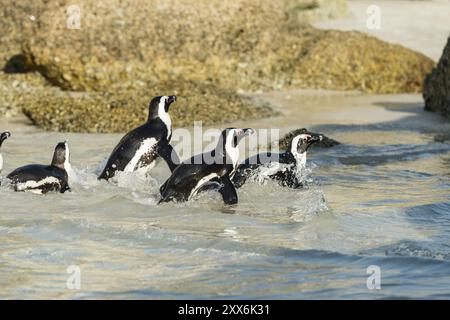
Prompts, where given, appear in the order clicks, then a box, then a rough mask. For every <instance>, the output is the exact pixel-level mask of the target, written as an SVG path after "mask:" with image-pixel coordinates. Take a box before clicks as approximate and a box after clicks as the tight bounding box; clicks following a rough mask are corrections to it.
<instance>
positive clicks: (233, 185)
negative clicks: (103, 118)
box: [0, 96, 323, 204]
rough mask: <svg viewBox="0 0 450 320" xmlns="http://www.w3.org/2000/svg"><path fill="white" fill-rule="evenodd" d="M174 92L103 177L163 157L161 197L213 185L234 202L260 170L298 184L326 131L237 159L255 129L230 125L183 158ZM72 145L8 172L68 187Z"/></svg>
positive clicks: (30, 187)
mask: <svg viewBox="0 0 450 320" xmlns="http://www.w3.org/2000/svg"><path fill="white" fill-rule="evenodd" d="M174 102H176V96H158V97H154V98H153V99H152V100H151V101H150V103H149V106H148V109H149V110H148V119H147V121H146V122H145V123H144V124H143V125H141V126H139V127H137V128H135V129H133V130H131V131H130V132H128V133H127V134H126V135H125V136H124V137H123V138H122V139H121V140H120V141H119V143H118V144H117V146H116V147H115V148H114V149H113V151H112V152H111V154H110V156H109V158H108V160H107V162H106V165H105V167H104V169H103V170H102V172H101V173H100V175H99V176H98V179H99V180H106V181H108V180H111V179H112V178H113V177H114V176H115V175H116V174H117V173H118V172H136V171H141V172H144V173H146V172H148V171H149V170H150V169H151V168H152V167H153V166H154V165H155V162H156V160H157V159H158V158H162V159H163V160H164V161H165V162H166V164H167V166H168V168H169V169H170V171H171V175H170V177H169V178H168V179H167V180H166V181H165V182H164V183H163V184H162V186H161V187H160V190H159V191H160V195H161V197H160V200H159V203H163V202H170V201H175V202H185V201H189V200H191V199H192V198H193V197H194V196H196V195H197V194H198V193H200V192H202V191H205V190H211V189H214V190H216V191H217V192H219V193H220V194H221V196H222V199H223V202H224V203H225V204H236V203H237V202H238V195H237V191H236V189H238V188H240V187H241V186H242V185H244V184H245V183H246V181H247V180H248V179H249V178H251V177H252V176H254V175H256V174H258V175H263V176H264V177H267V178H268V179H272V180H275V181H276V182H278V184H279V185H281V186H283V187H289V188H300V187H302V182H301V181H299V180H298V174H297V173H298V172H299V170H302V168H304V167H305V164H306V152H307V151H308V148H309V147H310V146H311V145H313V144H314V143H316V142H319V141H322V139H323V136H322V135H321V134H316V133H312V132H309V131H307V130H306V129H302V130H301V131H300V133H299V134H297V135H296V136H294V137H293V138H292V139H291V141H290V146H289V148H288V149H287V151H286V152H284V153H280V154H272V153H271V152H266V153H260V154H257V155H254V156H252V157H250V158H247V159H246V160H244V161H243V162H242V163H239V162H238V161H239V160H238V159H239V143H240V141H241V140H242V139H244V138H245V137H246V136H249V135H251V134H253V133H254V130H253V129H251V128H227V129H224V130H223V131H222V133H221V135H220V137H219V140H218V144H217V146H216V147H215V148H214V149H213V150H211V151H208V152H204V153H202V154H199V155H196V156H194V157H192V158H190V159H188V160H185V161H183V162H180V159H179V157H178V155H177V153H176V151H175V150H174V149H173V147H172V146H171V144H170V141H171V138H172V121H171V118H170V115H169V108H170V106H171V105H172V104H173V103H174ZM10 136H11V133H10V132H3V133H1V134H0V172H1V171H2V169H3V158H2V155H1V148H2V145H3V143H4V141H5V140H6V139H8V138H9V137H10ZM69 170H72V169H71V166H70V151H69V146H68V143H67V141H64V142H60V143H58V144H57V146H56V148H55V150H54V153H53V158H52V161H51V163H50V164H48V165H45V164H29V165H25V166H23V167H20V168H17V169H15V170H14V171H12V172H11V173H9V174H8V175H7V177H6V178H7V179H9V182H10V185H11V187H12V188H13V189H14V190H15V191H30V192H33V193H40V194H45V193H48V192H60V193H64V192H66V191H70V186H69V178H68V172H69Z"/></svg>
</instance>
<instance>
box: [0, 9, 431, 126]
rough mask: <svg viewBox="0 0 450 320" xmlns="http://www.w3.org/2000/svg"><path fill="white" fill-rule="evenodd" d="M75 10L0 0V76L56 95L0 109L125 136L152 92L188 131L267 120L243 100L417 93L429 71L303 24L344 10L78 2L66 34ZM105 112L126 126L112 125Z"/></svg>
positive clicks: (392, 49) (413, 59)
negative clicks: (24, 77)
mask: <svg viewBox="0 0 450 320" xmlns="http://www.w3.org/2000/svg"><path fill="white" fill-rule="evenodd" d="M19 2H20V1H19ZM73 4H75V3H74V2H73V1H70V0H51V1H50V0H36V1H26V2H20V6H19V8H20V10H18V11H16V10H14V8H15V7H14V6H15V2H14V1H13V0H3V1H2V9H0V10H2V11H0V12H3V13H2V14H3V16H2V17H5V21H6V22H3V21H0V29H1V30H0V34H1V36H2V41H3V39H5V41H9V43H11V47H10V49H8V50H7V51H8V53H7V55H4V56H3V60H5V59H6V57H7V56H9V59H8V61H7V62H6V66H5V72H26V71H33V72H35V73H38V74H40V75H41V76H42V77H44V78H45V79H46V81H47V82H48V83H49V84H50V85H52V86H54V87H56V88H58V90H56V89H55V90H53V89H52V90H48V88H46V87H45V88H42V90H41V91H40V92H42V93H41V94H36V93H34V94H28V93H27V92H25V94H23V95H22V94H20V92H19V93H18V94H15V93H14V92H16V91H11V92H13V93H14V94H13V96H11V99H10V98H8V99H7V100H8V101H7V102H6V105H8V108H9V106H10V105H12V106H15V107H20V108H23V110H24V111H25V112H26V114H27V115H28V116H29V117H30V118H31V119H32V120H33V121H34V122H35V123H36V124H38V125H40V126H42V127H44V128H46V129H52V130H71V131H88V132H93V131H97V132H117V131H124V130H128V129H129V127H130V126H132V125H134V124H135V123H136V122H137V121H141V120H142V118H143V117H144V115H143V113H142V108H144V107H145V105H146V103H147V100H148V99H150V98H151V96H152V95H156V94H173V93H175V94H176V93H178V95H179V96H180V101H184V105H183V106H184V107H185V108H184V109H183V108H174V109H173V115H174V117H175V119H178V120H177V121H178V125H190V124H191V123H192V122H191V121H192V120H194V119H195V120H199V121H205V122H206V123H213V122H217V121H219V122H226V121H232V120H235V119H239V118H242V117H257V116H266V115H269V114H271V113H270V112H269V111H268V109H267V108H265V107H261V106H258V105H256V104H254V103H253V102H252V101H250V100H248V99H246V98H245V97H243V96H241V95H239V94H238V93H240V92H242V91H244V92H245V91H258V90H272V89H282V88H310V87H317V88H325V89H343V90H361V91H363V92H383V93H389V92H418V91H420V90H421V86H420V83H421V81H422V79H423V77H424V76H425V74H427V73H429V72H430V70H431V69H432V67H433V65H434V64H433V62H432V61H431V60H430V59H428V58H426V57H425V56H423V55H421V54H419V53H416V52H413V51H411V50H408V49H405V48H403V47H401V46H398V45H392V44H388V43H385V42H383V41H381V40H378V39H376V38H373V37H369V36H367V35H364V34H362V33H358V32H339V31H325V30H317V29H315V28H312V27H311V26H310V25H309V24H307V22H308V21H310V20H311V19H314V17H318V16H321V17H323V16H326V17H333V15H334V12H338V11H339V10H341V11H342V12H344V11H345V1H344V0H333V1H322V0H280V1H271V0H235V1H222V0H195V1H194V0H104V1H94V0H80V1H77V2H76V4H78V5H79V7H80V10H81V11H80V13H81V15H80V18H81V19H80V23H81V24H80V29H70V28H68V27H67V24H68V12H67V10H68V8H69V7H70V5H73ZM333 5H336V6H338V7H339V8H342V9H339V10H337V9H330V8H333ZM5 8H8V9H5ZM339 12H340V11H339ZM72 13H73V12H72ZM337 14H342V13H337ZM5 32H11V34H10V35H5ZM16 51H18V52H16ZM0 58H1V57H0ZM6 87H8V85H6V86H5V88H6ZM19 88H20V87H19ZM59 89H61V90H62V91H61V90H59ZM74 91H78V92H80V93H79V94H76V93H72V92H74ZM80 97H81V98H80ZM78 100H79V101H78ZM10 101H11V102H12V103H10ZM111 106H115V107H113V108H111ZM121 108H122V109H121ZM93 110H95V111H93ZM126 110H128V111H129V110H132V111H131V112H128V111H126ZM181 110H185V111H181ZM1 112H2V111H1V98H0V113H1ZM110 113H113V114H114V117H115V116H116V115H117V117H118V118H119V117H120V118H121V119H122V120H121V121H113V122H111V124H109V125H108V124H107V123H106V122H107V121H108V114H110ZM119 114H120V116H119ZM51 117H52V118H51ZM99 121H100V122H102V123H98V122H99Z"/></svg>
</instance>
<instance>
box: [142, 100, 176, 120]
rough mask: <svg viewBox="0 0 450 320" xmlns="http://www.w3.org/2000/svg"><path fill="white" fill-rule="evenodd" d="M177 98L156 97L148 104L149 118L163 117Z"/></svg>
mask: <svg viewBox="0 0 450 320" xmlns="http://www.w3.org/2000/svg"><path fill="white" fill-rule="evenodd" d="M176 100H177V97H176V96H157V97H154V98H153V99H152V100H151V101H150V104H149V106H148V119H149V120H150V119H154V118H157V117H161V116H163V115H164V114H167V113H168V112H169V107H170V105H171V104H172V103H174V102H175V101H176Z"/></svg>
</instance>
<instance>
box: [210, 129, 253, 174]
mask: <svg viewBox="0 0 450 320" xmlns="http://www.w3.org/2000/svg"><path fill="white" fill-rule="evenodd" d="M254 132H255V131H254V130H253V129H251V128H245V129H237V128H227V129H225V130H223V131H222V133H221V135H220V139H219V143H218V145H217V147H218V148H219V150H218V151H219V153H221V154H223V155H224V157H227V158H231V161H232V163H233V165H236V164H237V160H238V158H239V149H238V146H239V142H240V141H241V140H242V139H243V138H244V137H246V136H248V135H251V134H253V133H254Z"/></svg>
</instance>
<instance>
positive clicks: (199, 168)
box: [160, 128, 253, 204]
mask: <svg viewBox="0 0 450 320" xmlns="http://www.w3.org/2000/svg"><path fill="white" fill-rule="evenodd" d="M252 133H253V129H250V128H246V129H235V128H229V129H225V130H223V131H222V133H221V135H220V138H219V142H218V144H217V147H216V148H215V149H214V150H212V151H210V152H205V153H202V154H199V155H196V156H194V157H192V158H191V159H189V160H187V161H184V162H183V163H182V164H180V165H179V166H178V167H176V169H175V170H174V171H173V173H172V175H171V176H170V177H169V179H167V181H166V182H165V183H164V184H163V185H162V186H161V188H160V192H161V197H162V198H161V200H160V203H161V202H168V201H171V200H176V201H188V200H190V199H191V198H192V197H193V196H195V195H196V194H197V193H198V192H199V191H200V190H202V187H203V186H205V185H207V184H208V183H209V182H212V181H217V182H219V183H220V185H221V187H220V189H219V192H220V193H221V194H222V198H223V201H224V202H225V203H226V204H235V203H237V201H238V197H237V193H236V189H235V188H234V186H233V183H232V182H231V180H230V176H229V174H230V173H231V172H232V171H234V170H235V168H236V167H237V164H238V159H239V149H238V145H239V142H240V141H241V139H242V138H244V137H245V136H247V135H249V134H252Z"/></svg>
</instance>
